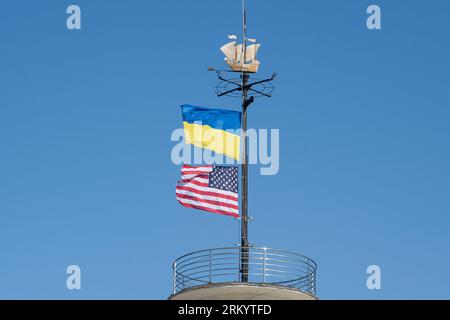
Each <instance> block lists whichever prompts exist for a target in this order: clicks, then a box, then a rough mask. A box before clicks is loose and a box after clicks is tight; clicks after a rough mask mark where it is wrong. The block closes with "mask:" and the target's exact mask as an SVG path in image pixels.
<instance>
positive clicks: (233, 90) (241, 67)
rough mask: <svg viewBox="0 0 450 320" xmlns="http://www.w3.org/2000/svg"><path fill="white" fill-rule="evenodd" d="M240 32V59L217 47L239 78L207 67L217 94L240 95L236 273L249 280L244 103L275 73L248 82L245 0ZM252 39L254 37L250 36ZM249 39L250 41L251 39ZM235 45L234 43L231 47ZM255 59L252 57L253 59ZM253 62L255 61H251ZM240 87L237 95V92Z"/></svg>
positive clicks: (267, 89)
mask: <svg viewBox="0 0 450 320" xmlns="http://www.w3.org/2000/svg"><path fill="white" fill-rule="evenodd" d="M242 34H243V43H242V52H241V56H240V57H239V58H240V61H238V60H237V56H238V55H237V53H236V52H234V53H233V52H232V53H230V51H229V50H230V49H229V48H227V46H228V45H230V44H227V45H226V46H224V47H222V48H221V50H222V52H223V53H225V56H226V61H227V63H228V65H229V66H230V67H231V70H232V71H231V72H239V73H241V77H240V79H238V78H230V79H227V78H226V77H224V76H222V73H223V72H228V71H225V70H216V69H215V68H213V67H208V71H215V72H216V73H217V77H218V78H219V80H220V81H221V82H220V83H219V84H218V85H217V86H216V93H217V96H218V97H223V96H237V97H242V134H241V138H242V145H243V146H242V165H241V190H242V191H241V218H240V221H241V226H240V227H241V244H240V246H241V248H240V257H239V260H240V261H239V264H240V265H239V273H240V274H239V276H240V280H241V282H249V264H250V261H249V253H250V252H249V250H250V242H249V239H248V222H249V221H250V220H251V219H250V218H249V216H248V159H249V156H248V137H247V109H248V107H249V106H250V105H251V104H252V103H253V102H254V101H255V97H261V96H264V97H268V98H270V97H271V96H272V92H273V85H272V84H271V82H272V81H273V80H274V79H275V77H276V73H274V74H273V75H272V77H270V78H268V79H264V80H260V79H253V82H250V74H251V73H256V72H257V71H258V67H259V61H257V60H256V52H257V50H258V47H259V46H258V47H256V46H255V47H254V48H252V50H253V51H252V54H251V55H252V56H251V57H249V58H250V59H249V60H251V61H250V62H249V63H248V64H246V63H247V54H248V52H247V42H248V41H249V39H247V9H246V3H245V0H242ZM232 39H236V36H233V38H232ZM254 41H256V40H254ZM254 41H252V42H254ZM234 44H235V43H233V46H234ZM234 48H236V47H234ZM255 60H256V61H255ZM255 63H256V64H255ZM239 91H241V94H242V96H241V95H239V94H238V92H239ZM249 93H252V96H251V97H250V98H249V97H248V96H249Z"/></svg>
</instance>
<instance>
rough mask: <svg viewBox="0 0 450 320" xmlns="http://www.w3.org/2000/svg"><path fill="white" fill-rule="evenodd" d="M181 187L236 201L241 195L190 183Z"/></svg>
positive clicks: (181, 184) (182, 184)
mask: <svg viewBox="0 0 450 320" xmlns="http://www.w3.org/2000/svg"><path fill="white" fill-rule="evenodd" d="M179 186H180V187H189V188H192V189H196V190H200V191H206V192H214V193H217V194H218V195H220V194H222V195H225V196H231V197H235V198H236V199H237V198H238V197H239V195H238V194H237V193H234V192H230V191H225V190H219V189H214V188H207V187H200V186H198V185H196V184H193V183H189V182H188V183H180V184H179Z"/></svg>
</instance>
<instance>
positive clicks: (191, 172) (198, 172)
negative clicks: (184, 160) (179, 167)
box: [181, 171, 209, 177]
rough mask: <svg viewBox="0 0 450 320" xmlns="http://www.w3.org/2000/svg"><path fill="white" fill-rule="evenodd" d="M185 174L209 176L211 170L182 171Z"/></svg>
mask: <svg viewBox="0 0 450 320" xmlns="http://www.w3.org/2000/svg"><path fill="white" fill-rule="evenodd" d="M181 174H182V175H183V176H187V175H196V176H200V175H202V176H206V177H209V172H204V171H183V172H182V173H181Z"/></svg>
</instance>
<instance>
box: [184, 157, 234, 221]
mask: <svg viewBox="0 0 450 320" xmlns="http://www.w3.org/2000/svg"><path fill="white" fill-rule="evenodd" d="M177 200H178V202H179V203H180V204H181V205H183V206H185V207H188V208H194V209H198V210H203V211H208V212H213V213H217V214H222V215H226V216H231V217H235V218H238V217H239V194H238V170H237V167H223V166H200V167H199V166H195V167H194V166H188V165H184V166H183V167H182V168H181V181H180V182H178V185H177Z"/></svg>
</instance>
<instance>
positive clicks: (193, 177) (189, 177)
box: [181, 174, 209, 183]
mask: <svg viewBox="0 0 450 320" xmlns="http://www.w3.org/2000/svg"><path fill="white" fill-rule="evenodd" d="M181 180H194V181H198V182H201V183H209V179H208V178H206V177H205V175H202V174H183V175H181Z"/></svg>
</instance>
